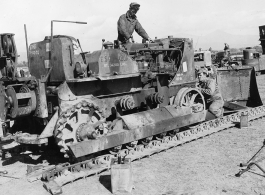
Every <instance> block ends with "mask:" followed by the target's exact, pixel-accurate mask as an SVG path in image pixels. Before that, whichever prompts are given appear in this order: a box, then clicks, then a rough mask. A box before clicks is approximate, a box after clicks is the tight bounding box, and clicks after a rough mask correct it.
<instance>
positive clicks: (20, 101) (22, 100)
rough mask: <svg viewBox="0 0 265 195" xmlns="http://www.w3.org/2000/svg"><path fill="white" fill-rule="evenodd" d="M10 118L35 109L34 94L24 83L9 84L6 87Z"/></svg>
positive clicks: (26, 113)
mask: <svg viewBox="0 0 265 195" xmlns="http://www.w3.org/2000/svg"><path fill="white" fill-rule="evenodd" d="M6 96H7V101H8V103H9V105H10V110H9V113H8V114H9V115H10V117H11V118H17V117H21V116H26V115H29V114H30V113H31V112H32V111H34V110H35V109H36V95H35V92H33V91H31V90H30V89H29V88H28V87H27V86H26V85H23V86H22V87H21V85H12V86H11V85H10V86H7V89H6Z"/></svg>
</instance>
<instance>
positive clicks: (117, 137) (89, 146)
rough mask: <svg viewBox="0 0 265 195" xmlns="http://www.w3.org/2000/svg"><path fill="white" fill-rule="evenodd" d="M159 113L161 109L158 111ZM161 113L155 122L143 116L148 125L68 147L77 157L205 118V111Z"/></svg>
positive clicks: (115, 132)
mask: <svg viewBox="0 0 265 195" xmlns="http://www.w3.org/2000/svg"><path fill="white" fill-rule="evenodd" d="M159 113H161V111H159ZM163 114H164V116H161V115H160V116H159V115H156V121H158V120H159V119H160V120H159V121H158V122H157V123H154V121H150V119H148V118H145V119H146V120H147V121H148V122H149V124H148V125H145V126H142V127H139V128H136V129H132V130H120V131H114V132H113V133H111V134H109V135H108V136H103V137H99V138H98V139H97V140H88V141H83V142H79V143H76V144H73V145H70V146H69V148H70V150H71V152H72V153H73V155H74V156H75V157H76V158H78V157H81V156H85V155H87V154H92V153H95V152H98V151H101V150H105V149H108V148H111V147H114V146H118V145H121V144H124V143H128V142H131V141H134V140H138V139H142V138H145V137H149V136H152V135H155V134H159V133H162V132H165V131H169V130H173V129H176V128H180V127H183V126H187V125H189V124H194V123H196V122H200V121H203V120H204V119H205V112H201V113H195V114H189V115H184V116H179V117H172V115H171V114H170V113H169V112H168V111H166V112H163ZM161 118H163V119H164V120H161Z"/></svg>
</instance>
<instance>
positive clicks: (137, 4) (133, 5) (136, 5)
mask: <svg viewBox="0 0 265 195" xmlns="http://www.w3.org/2000/svg"><path fill="white" fill-rule="evenodd" d="M130 7H138V8H139V7H140V4H139V3H136V2H132V3H131V4H130Z"/></svg>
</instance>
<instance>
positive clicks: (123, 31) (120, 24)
mask: <svg viewBox="0 0 265 195" xmlns="http://www.w3.org/2000/svg"><path fill="white" fill-rule="evenodd" d="M118 31H119V33H120V34H121V35H123V36H124V37H126V40H128V39H129V38H130V37H131V35H130V34H129V33H128V31H127V28H126V22H125V20H124V18H122V16H121V17H120V18H119V20H118Z"/></svg>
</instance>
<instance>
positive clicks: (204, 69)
mask: <svg viewBox="0 0 265 195" xmlns="http://www.w3.org/2000/svg"><path fill="white" fill-rule="evenodd" d="M207 72H208V70H207V69H206V68H200V69H199V71H198V74H201V73H204V74H207Z"/></svg>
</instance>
